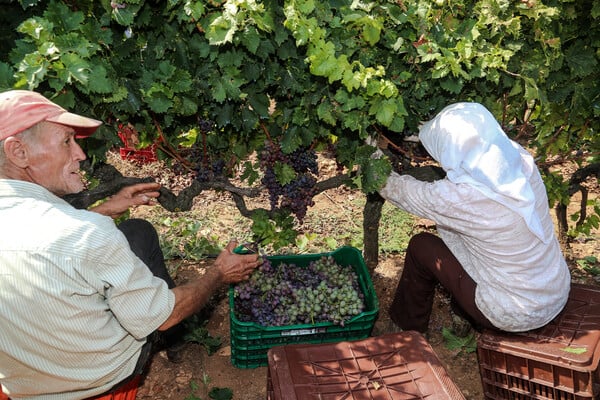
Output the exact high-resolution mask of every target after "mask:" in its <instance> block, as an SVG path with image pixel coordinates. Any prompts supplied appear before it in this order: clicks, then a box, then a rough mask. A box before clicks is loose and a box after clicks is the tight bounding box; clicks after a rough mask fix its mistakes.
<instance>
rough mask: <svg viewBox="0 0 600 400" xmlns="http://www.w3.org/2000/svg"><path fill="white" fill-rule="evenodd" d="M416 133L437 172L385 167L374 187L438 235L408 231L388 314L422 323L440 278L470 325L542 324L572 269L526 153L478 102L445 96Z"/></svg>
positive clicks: (558, 302) (556, 306) (563, 295)
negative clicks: (420, 174)
mask: <svg viewBox="0 0 600 400" xmlns="http://www.w3.org/2000/svg"><path fill="white" fill-rule="evenodd" d="M419 140H420V141H421V143H422V144H423V146H424V147H425V149H426V150H427V151H428V153H429V154H430V155H431V156H432V157H433V158H434V159H435V160H436V161H437V162H438V163H439V165H440V167H441V168H442V169H443V170H444V171H445V172H446V177H445V178H444V179H440V180H437V181H434V182H424V181H419V180H417V179H415V178H413V177H411V176H409V175H399V174H397V173H395V172H392V173H391V175H390V176H389V177H388V180H387V182H386V185H385V186H384V187H383V188H382V189H381V190H380V194H381V196H382V197H384V198H385V199H386V200H388V201H390V202H391V203H392V204H394V205H396V206H397V207H399V208H401V209H404V210H405V211H407V212H410V213H412V214H414V215H417V216H420V217H423V218H427V219H430V220H432V221H434V222H435V224H436V228H437V233H438V235H439V236H437V235H433V234H431V233H420V234H417V235H415V236H414V237H412V238H411V240H410V242H409V245H408V248H407V251H406V258H405V264H404V269H403V272H402V276H401V278H400V282H399V284H398V287H397V289H396V293H395V297H394V300H393V302H392V305H391V307H390V309H389V314H390V318H391V320H392V321H393V322H394V323H395V324H396V325H397V326H398V327H400V328H401V329H404V330H417V331H420V332H426V331H427V329H428V325H429V318H430V315H431V310H432V305H433V297H434V292H435V287H436V285H437V284H438V283H440V284H441V285H442V286H443V287H444V288H445V289H446V290H447V291H448V292H449V293H450V295H451V296H452V298H453V304H454V305H455V306H458V311H459V312H460V313H461V314H463V315H464V314H466V315H465V316H466V317H467V319H468V320H469V321H470V322H471V323H472V324H473V325H475V326H476V327H478V328H488V329H497V330H502V331H507V332H519V331H526V330H531V329H535V328H539V327H541V326H544V325H546V324H547V323H548V322H550V321H551V320H552V319H553V318H554V317H556V316H557V315H558V314H559V313H560V311H561V310H562V309H563V307H564V305H565V304H566V302H567V298H568V294H569V290H570V283H571V277H570V273H569V269H568V267H567V264H566V261H565V259H564V256H563V254H562V252H561V249H560V245H559V243H558V240H557V238H556V236H555V232H554V226H553V223H552V220H551V218H550V212H549V207H548V198H547V194H546V189H545V186H544V183H543V181H542V179H541V176H540V174H539V171H538V169H537V167H536V165H535V163H534V160H533V158H532V156H531V155H530V154H529V153H528V152H527V151H526V150H525V149H523V148H522V147H521V146H520V145H519V144H518V143H516V142H514V141H513V140H511V139H510V138H508V136H507V135H506V134H505V132H504V131H503V130H502V128H501V126H500V125H499V124H498V122H497V121H496V119H495V118H494V116H493V115H492V114H491V113H490V112H489V111H488V110H487V109H486V108H485V107H484V106H482V105H481V104H478V103H456V104H452V105H449V106H447V107H446V108H444V109H443V110H442V111H441V112H440V113H439V114H437V115H436V116H435V118H433V119H432V120H431V121H428V122H426V123H424V124H423V125H422V126H421V128H420V131H419Z"/></svg>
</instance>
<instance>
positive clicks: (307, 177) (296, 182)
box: [260, 143, 319, 222]
mask: <svg viewBox="0 0 600 400" xmlns="http://www.w3.org/2000/svg"><path fill="white" fill-rule="evenodd" d="M277 163H281V164H287V165H289V166H291V167H292V168H293V169H294V172H295V174H296V176H295V177H294V179H292V180H291V181H290V182H288V183H286V184H281V183H280V182H279V180H278V179H277V174H276V172H275V166H276V164H277ZM260 166H261V168H262V169H263V171H264V175H263V179H262V183H263V185H265V187H266V188H267V191H268V192H269V202H270V205H271V209H276V208H287V209H288V210H290V212H291V213H293V214H294V215H295V216H296V218H298V221H300V222H302V221H303V220H304V217H305V216H306V211H307V210H308V207H312V206H313V205H314V204H315V203H314V200H313V197H314V196H315V194H316V189H315V185H316V183H317V179H316V176H318V173H319V165H318V163H317V155H316V154H315V152H314V151H313V150H310V149H307V148H300V149H297V150H295V151H294V152H292V153H290V154H287V155H286V154H283V152H282V151H281V148H280V147H279V146H277V145H275V144H273V143H267V144H266V145H265V147H264V149H263V151H262V152H261V154H260Z"/></svg>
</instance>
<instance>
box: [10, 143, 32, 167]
mask: <svg viewBox="0 0 600 400" xmlns="http://www.w3.org/2000/svg"><path fill="white" fill-rule="evenodd" d="M4 154H5V155H6V158H7V159H8V160H9V161H10V162H11V163H13V164H14V165H16V166H17V167H19V168H26V167H27V166H28V165H29V148H28V147H27V144H25V143H24V142H23V141H22V140H21V139H20V138H17V137H14V136H11V137H8V138H6V139H4Z"/></svg>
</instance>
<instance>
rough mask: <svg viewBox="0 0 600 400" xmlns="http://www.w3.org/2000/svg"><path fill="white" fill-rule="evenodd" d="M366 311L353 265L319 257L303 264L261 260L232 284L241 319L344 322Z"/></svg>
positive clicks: (274, 323) (286, 322)
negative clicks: (246, 274)
mask: <svg viewBox="0 0 600 400" xmlns="http://www.w3.org/2000/svg"><path fill="white" fill-rule="evenodd" d="M364 309H365V304H364V294H363V293H362V291H361V289H360V285H359V283H358V276H357V274H356V272H355V271H354V269H353V268H352V267H351V266H346V267H344V266H342V265H340V264H338V263H337V262H336V260H335V259H334V258H333V257H332V256H323V257H321V258H319V259H317V260H314V261H312V262H310V263H309V264H308V265H307V266H306V267H298V266H296V265H295V264H293V263H281V264H279V265H277V266H273V265H272V263H271V262H270V261H269V260H268V259H265V261H264V262H263V264H262V265H261V266H260V267H259V268H258V269H256V270H255V271H254V273H253V274H252V276H251V277H250V279H248V280H247V281H244V282H240V283H238V284H237V285H236V286H235V288H234V313H235V315H236V317H237V318H238V319H239V320H240V321H242V322H256V323H258V324H260V325H262V326H287V325H297V324H315V323H319V322H331V323H333V324H336V325H341V326H344V324H345V323H346V322H348V321H349V320H350V319H351V318H352V317H354V316H356V315H358V314H360V313H361V312H363V311H364Z"/></svg>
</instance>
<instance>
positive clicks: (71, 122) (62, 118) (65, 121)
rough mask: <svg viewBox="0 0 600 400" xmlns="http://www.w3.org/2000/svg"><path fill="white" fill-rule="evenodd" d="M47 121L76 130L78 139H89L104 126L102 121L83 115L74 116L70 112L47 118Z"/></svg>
mask: <svg viewBox="0 0 600 400" xmlns="http://www.w3.org/2000/svg"><path fill="white" fill-rule="evenodd" d="M46 121H50V122H56V123H57V124H61V125H66V126H70V127H71V128H73V129H75V133H76V136H77V137H87V136H90V135H91V134H92V133H94V132H95V131H96V129H98V127H99V126H100V125H102V121H98V120H96V119H92V118H87V117H83V116H81V115H77V114H73V113H70V112H68V111H67V112H63V113H60V114H58V115H56V116H53V117H49V118H46Z"/></svg>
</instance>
